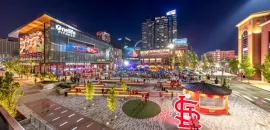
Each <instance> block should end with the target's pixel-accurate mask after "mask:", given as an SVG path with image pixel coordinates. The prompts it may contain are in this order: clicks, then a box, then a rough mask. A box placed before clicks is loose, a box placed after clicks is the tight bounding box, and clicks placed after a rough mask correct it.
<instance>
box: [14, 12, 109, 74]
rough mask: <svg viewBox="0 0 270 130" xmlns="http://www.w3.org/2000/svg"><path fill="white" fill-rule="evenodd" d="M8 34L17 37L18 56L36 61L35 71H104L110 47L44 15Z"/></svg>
mask: <svg viewBox="0 0 270 130" xmlns="http://www.w3.org/2000/svg"><path fill="white" fill-rule="evenodd" d="M9 36H10V37H17V38H19V39H20V40H19V42H20V58H21V59H30V60H34V61H36V62H38V64H37V65H36V66H35V71H36V72H37V71H41V72H49V71H51V72H53V73H54V74H56V75H63V74H69V73H71V72H72V73H77V72H84V74H88V72H89V73H91V72H92V70H93V69H95V70H96V69H103V70H108V69H109V68H111V67H112V66H113V65H112V63H113V58H112V57H111V54H110V53H112V51H113V47H112V46H111V45H110V44H108V43H106V42H104V41H102V40H100V39H98V38H96V37H94V36H91V35H89V34H87V33H84V32H82V31H80V30H78V29H76V28H74V27H72V26H70V25H68V24H66V23H63V22H61V21H60V20H57V19H55V18H53V17H51V16H49V15H47V14H43V15H41V16H40V17H38V18H37V19H34V20H33V21H31V22H30V23H28V24H26V25H23V26H21V27H20V28H18V29H16V30H15V31H13V32H12V33H10V34H9Z"/></svg>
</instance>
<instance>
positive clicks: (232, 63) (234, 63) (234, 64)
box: [229, 58, 239, 73]
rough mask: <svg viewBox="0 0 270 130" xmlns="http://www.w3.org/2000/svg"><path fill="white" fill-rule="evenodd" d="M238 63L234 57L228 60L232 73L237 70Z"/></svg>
mask: <svg viewBox="0 0 270 130" xmlns="http://www.w3.org/2000/svg"><path fill="white" fill-rule="evenodd" d="M238 65H239V61H238V60H237V59H235V58H233V59H231V60H230V61H229V66H230V68H231V71H232V72H233V73H236V72H237V70H238Z"/></svg>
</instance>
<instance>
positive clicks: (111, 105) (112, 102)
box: [107, 85, 118, 121]
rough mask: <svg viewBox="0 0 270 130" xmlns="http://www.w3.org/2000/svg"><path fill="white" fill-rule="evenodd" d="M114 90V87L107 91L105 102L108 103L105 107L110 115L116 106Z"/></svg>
mask: <svg viewBox="0 0 270 130" xmlns="http://www.w3.org/2000/svg"><path fill="white" fill-rule="evenodd" d="M115 88H116V85H115V86H114V87H113V88H110V89H109V92H108V97H107V101H108V104H107V106H108V108H109V110H110V111H111V112H112V113H114V112H115V109H116V106H117V102H116V97H117V95H118V92H116V90H115ZM112 120H113V119H111V121H112Z"/></svg>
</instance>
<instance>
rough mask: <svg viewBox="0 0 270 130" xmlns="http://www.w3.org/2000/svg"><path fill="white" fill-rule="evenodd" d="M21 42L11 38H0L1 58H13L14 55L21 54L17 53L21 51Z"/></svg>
mask: <svg viewBox="0 0 270 130" xmlns="http://www.w3.org/2000/svg"><path fill="white" fill-rule="evenodd" d="M19 45H20V44H19V42H17V41H12V40H9V39H0V60H5V59H9V58H12V57H13V56H15V55H16V56H19V54H18V55H17V54H16V53H17V52H18V51H19V48H20V46H19Z"/></svg>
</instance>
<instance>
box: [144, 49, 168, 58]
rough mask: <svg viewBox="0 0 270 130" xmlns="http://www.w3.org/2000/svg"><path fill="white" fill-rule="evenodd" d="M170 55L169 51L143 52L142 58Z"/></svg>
mask: <svg viewBox="0 0 270 130" xmlns="http://www.w3.org/2000/svg"><path fill="white" fill-rule="evenodd" d="M157 55H170V50H169V49H159V50H147V51H141V56H157Z"/></svg>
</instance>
